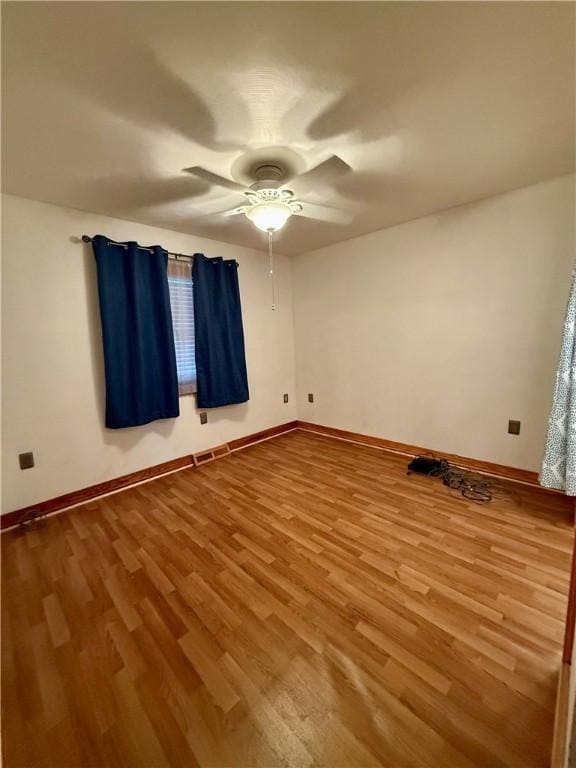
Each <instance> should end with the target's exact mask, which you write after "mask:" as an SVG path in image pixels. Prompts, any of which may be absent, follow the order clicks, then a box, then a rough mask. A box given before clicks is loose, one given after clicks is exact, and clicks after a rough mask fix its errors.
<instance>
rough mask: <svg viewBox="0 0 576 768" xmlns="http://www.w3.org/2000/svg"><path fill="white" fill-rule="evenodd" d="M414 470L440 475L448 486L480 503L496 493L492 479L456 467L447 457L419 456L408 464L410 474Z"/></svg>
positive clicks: (432, 475) (490, 498) (420, 472)
mask: <svg viewBox="0 0 576 768" xmlns="http://www.w3.org/2000/svg"><path fill="white" fill-rule="evenodd" d="M412 472H416V473H418V474H422V475H429V476H430V477H439V478H440V479H441V480H442V482H443V483H444V485H446V486H447V487H448V488H451V489H453V490H456V491H460V493H461V494H462V496H464V498H465V499H469V500H470V501H475V502H477V503H478V504H486V503H487V502H489V501H492V497H493V495H494V483H493V481H492V480H490V479H489V478H487V477H484V476H483V475H479V474H477V473H476V472H470V471H469V470H466V469H462V468H461V467H456V466H454V465H452V464H450V462H448V461H446V460H445V459H435V458H434V457H430V456H417V457H416V458H415V459H413V460H412V461H411V462H410V464H409V465H408V474H411V473H412Z"/></svg>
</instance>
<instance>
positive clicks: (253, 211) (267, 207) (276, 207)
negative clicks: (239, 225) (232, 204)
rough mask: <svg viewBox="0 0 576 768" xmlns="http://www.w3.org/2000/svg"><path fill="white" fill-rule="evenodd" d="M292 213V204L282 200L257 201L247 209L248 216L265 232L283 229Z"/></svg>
mask: <svg viewBox="0 0 576 768" xmlns="http://www.w3.org/2000/svg"><path fill="white" fill-rule="evenodd" d="M291 215H292V211H291V210H290V206H289V205H286V203H280V202H278V203H275V202H269V203H257V204H256V205H253V206H252V207H251V208H249V209H248V210H247V211H246V217H247V218H248V219H250V221H251V222H252V224H254V225H255V226H256V227H258V229H261V230H263V231H264V232H276V230H278V229H281V228H282V227H283V226H284V224H286V221H287V220H288V219H289V218H290V216H291Z"/></svg>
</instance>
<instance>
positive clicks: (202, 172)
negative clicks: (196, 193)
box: [184, 165, 247, 192]
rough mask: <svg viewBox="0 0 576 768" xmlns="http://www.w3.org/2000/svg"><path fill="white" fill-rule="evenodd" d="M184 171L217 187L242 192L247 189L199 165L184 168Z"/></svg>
mask: <svg viewBox="0 0 576 768" xmlns="http://www.w3.org/2000/svg"><path fill="white" fill-rule="evenodd" d="M184 172H185V173H190V174H191V175H192V176H196V178H197V179H202V181H207V182H208V183H209V184H213V185H215V186H217V187H226V189H233V190H235V191H236V192H244V191H245V190H246V189H247V187H244V186H243V185H242V184H238V182H236V181H233V180H232V179H227V178H225V177H224V176H219V175H218V174H217V173H212V171H209V170H207V169H206V168H202V166H200V165H193V166H192V167H191V168H184Z"/></svg>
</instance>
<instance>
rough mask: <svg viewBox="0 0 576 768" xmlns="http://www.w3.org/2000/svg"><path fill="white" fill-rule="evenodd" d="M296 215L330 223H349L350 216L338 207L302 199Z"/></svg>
mask: <svg viewBox="0 0 576 768" xmlns="http://www.w3.org/2000/svg"><path fill="white" fill-rule="evenodd" d="M298 216H304V217H305V218H307V219H316V220H317V221H327V222H330V223H331V224H349V223H350V222H351V221H352V216H351V214H350V213H348V212H347V211H342V210H340V209H339V208H330V207H329V206H327V205H318V204H317V203H307V202H305V201H302V211H301V212H300V213H299V214H298Z"/></svg>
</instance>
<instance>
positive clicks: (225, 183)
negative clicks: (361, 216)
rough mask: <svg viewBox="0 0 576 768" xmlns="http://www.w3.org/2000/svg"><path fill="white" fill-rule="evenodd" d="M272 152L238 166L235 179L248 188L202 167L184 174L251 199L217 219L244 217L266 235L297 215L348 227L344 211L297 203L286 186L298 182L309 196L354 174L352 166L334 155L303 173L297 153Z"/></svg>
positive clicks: (223, 213) (241, 162)
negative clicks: (312, 192)
mask: <svg viewBox="0 0 576 768" xmlns="http://www.w3.org/2000/svg"><path fill="white" fill-rule="evenodd" d="M268 151H269V150H268ZM269 152H270V155H269V156H267V155H262V153H261V152H260V153H259V155H260V156H259V157H258V159H256V160H254V157H253V153H249V154H248V155H246V156H243V157H242V158H240V159H239V161H237V162H236V163H235V164H234V166H233V169H234V168H236V173H235V175H236V176H238V177H240V178H243V179H244V180H245V181H246V182H247V183H246V184H242V183H240V182H238V181H234V180H232V179H230V178H226V177H224V176H220V175H218V174H217V173H213V172H212V171H209V170H207V169H206V168H202V167H201V166H198V165H196V166H193V167H191V168H185V169H184V170H185V172H186V173H190V174H192V175H193V176H196V177H197V178H199V179H202V180H203V181H208V182H210V183H211V184H215V185H217V186H221V187H225V188H226V189H233V190H235V191H237V192H242V193H243V194H244V195H245V197H246V198H247V201H246V203H245V204H244V205H240V206H237V207H235V208H229V209H227V210H224V211H218V212H217V214H216V215H221V216H238V215H240V214H244V215H245V216H246V218H248V219H249V220H250V221H251V222H252V223H253V224H254V225H255V226H256V227H258V229H261V230H262V231H264V232H269V233H271V232H276V231H277V230H279V229H281V228H282V227H283V226H284V224H285V223H286V222H287V220H288V219H289V218H290V217H291V216H293V215H298V216H303V217H306V218H311V219H317V220H320V221H329V222H334V223H346V221H347V217H346V215H345V213H344V212H343V211H339V210H337V209H335V208H330V207H328V206H325V205H318V204H317V203H309V202H306V201H305V200H299V199H296V198H295V194H294V192H293V191H292V190H291V189H286V188H285V184H286V183H287V182H289V181H290V182H295V184H296V186H297V187H299V188H300V190H301V191H304V192H305V191H306V190H307V189H312V188H313V187H314V186H315V185H317V184H320V183H322V184H326V183H330V182H331V181H333V180H335V179H336V178H338V177H340V176H342V175H343V174H345V173H347V172H348V171H350V170H351V168H350V166H349V165H348V163H346V162H345V161H344V160H342V159H341V158H340V157H338V156H337V155H332V156H331V157H329V158H327V159H326V160H324V161H323V162H321V163H319V164H318V165H316V166H314V167H313V168H311V169H310V170H308V171H305V172H304V173H299V172H298V171H299V170H300V168H301V167H302V161H301V159H300V158H299V156H298V155H297V154H296V153H295V152H293V151H291V150H287V149H286V150H284V152H282V151H281V150H280V149H278V150H276V152H274V151H269ZM251 155H252V157H251ZM274 155H276V157H274ZM250 182H251V183H250Z"/></svg>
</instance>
